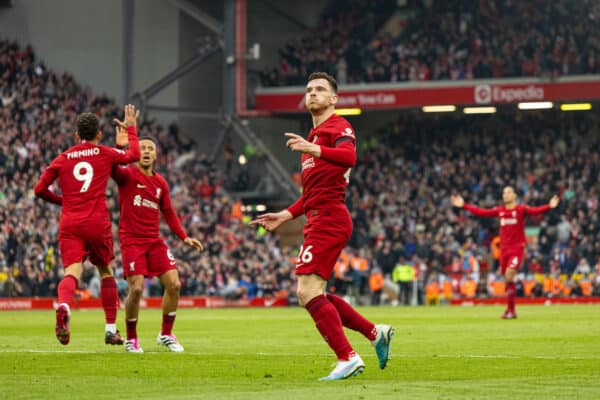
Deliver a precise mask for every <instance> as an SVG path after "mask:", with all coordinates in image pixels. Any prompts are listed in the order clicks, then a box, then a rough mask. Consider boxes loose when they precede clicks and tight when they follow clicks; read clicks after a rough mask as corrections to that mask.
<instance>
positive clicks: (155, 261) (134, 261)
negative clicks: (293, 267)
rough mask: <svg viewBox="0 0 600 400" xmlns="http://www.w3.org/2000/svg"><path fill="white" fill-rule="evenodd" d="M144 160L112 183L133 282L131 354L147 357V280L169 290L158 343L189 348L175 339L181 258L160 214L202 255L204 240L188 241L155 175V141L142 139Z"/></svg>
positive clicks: (122, 139) (121, 141) (126, 269)
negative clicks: (141, 321)
mask: <svg viewBox="0 0 600 400" xmlns="http://www.w3.org/2000/svg"><path fill="white" fill-rule="evenodd" d="M127 139H128V136H127V133H126V130H125V126H122V125H119V126H117V145H118V146H123V147H124V146H126V145H127ZM140 149H141V153H142V156H141V158H140V160H139V161H138V162H137V163H135V164H132V165H129V166H116V167H114V168H113V173H112V178H113V179H114V180H115V182H117V184H118V185H119V206H120V210H121V218H120V223H119V242H120V247H121V254H122V259H123V274H124V275H125V276H126V277H127V282H128V283H129V293H128V295H127V299H126V300H125V318H126V323H127V340H126V341H125V350H126V351H128V352H131V353H143V352H144V351H143V350H142V348H141V347H140V344H139V342H138V337H137V321H138V314H139V310H140V300H141V299H142V291H143V289H144V277H145V276H148V277H153V276H158V277H159V279H160V282H161V283H162V285H163V287H164V288H165V292H164V295H163V301H162V303H163V318H162V329H161V331H160V332H159V333H158V339H157V341H158V344H160V345H163V346H166V347H167V348H168V349H169V350H171V351H174V352H178V353H180V352H182V351H183V346H182V345H181V344H180V343H179V342H178V340H177V337H175V335H173V333H172V329H173V324H174V322H175V313H176V312H177V303H178V301H179V290H180V288H181V282H180V281H179V274H178V273H177V267H176V265H175V258H174V257H173V255H172V254H171V252H170V251H169V248H168V247H167V245H166V244H165V242H164V240H162V239H161V238H160V236H159V222H160V213H162V215H163V216H164V217H165V220H166V221H167V224H168V225H169V227H170V228H171V231H172V232H173V233H175V235H177V237H179V238H180V239H181V240H183V241H184V242H185V244H187V245H189V246H192V247H194V248H195V249H197V250H199V251H202V250H203V247H202V243H200V241H199V240H197V239H193V238H190V237H188V236H187V234H186V233H185V231H184V229H183V227H182V226H181V223H180V222H179V218H177V215H176V214H175V211H174V210H173V207H172V206H171V197H170V195H169V185H168V183H167V181H166V180H165V179H164V178H163V177H162V176H161V175H159V174H158V173H157V172H155V171H154V170H153V166H154V162H155V161H156V143H154V141H153V140H152V139H151V138H148V137H143V138H141V139H140Z"/></svg>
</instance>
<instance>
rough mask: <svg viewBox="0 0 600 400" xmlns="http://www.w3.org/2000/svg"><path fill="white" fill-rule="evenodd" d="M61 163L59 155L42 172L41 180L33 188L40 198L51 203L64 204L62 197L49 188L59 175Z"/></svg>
mask: <svg viewBox="0 0 600 400" xmlns="http://www.w3.org/2000/svg"><path fill="white" fill-rule="evenodd" d="M59 163H60V161H59V158H58V157H57V158H56V159H54V161H52V163H51V164H50V166H49V167H48V168H46V170H45V171H44V172H43V173H42V176H41V177H40V180H39V181H38V183H37V184H36V185H35V188H34V189H33V191H34V193H35V195H36V196H37V197H39V198H40V199H43V200H45V201H47V202H49V203H52V204H56V205H59V206H60V205H62V197H61V196H59V195H57V194H56V193H54V192H52V191H51V190H50V189H49V188H50V185H52V183H53V182H54V181H55V180H56V178H57V177H58V164H59Z"/></svg>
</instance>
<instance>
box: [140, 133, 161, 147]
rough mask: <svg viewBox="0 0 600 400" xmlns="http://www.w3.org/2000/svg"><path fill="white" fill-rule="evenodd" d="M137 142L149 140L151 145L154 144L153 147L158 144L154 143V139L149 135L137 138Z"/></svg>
mask: <svg viewBox="0 0 600 400" xmlns="http://www.w3.org/2000/svg"><path fill="white" fill-rule="evenodd" d="M138 140H139V141H140V142H141V141H142V140H149V141H151V142H152V143H154V145H155V146H156V144H157V143H158V142H157V141H156V139H154V138H153V137H152V136H150V135H144V136H140V138H139V139H138Z"/></svg>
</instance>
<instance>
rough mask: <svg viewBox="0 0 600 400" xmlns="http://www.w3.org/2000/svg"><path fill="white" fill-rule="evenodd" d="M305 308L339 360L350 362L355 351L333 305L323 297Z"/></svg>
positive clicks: (315, 299)
mask: <svg viewBox="0 0 600 400" xmlns="http://www.w3.org/2000/svg"><path fill="white" fill-rule="evenodd" d="M305 307H306V310H307V311H308V312H309V313H310V316H311V317H312V319H313V320H314V321H315V325H316V326H317V329H318V330H319V332H320V333H321V336H323V339H325V341H326V342H327V344H328V345H329V347H331V349H332V350H333V351H334V352H335V354H336V356H337V358H338V360H345V361H347V360H349V359H350V357H351V356H352V355H353V354H354V351H353V350H352V346H350V343H349V342H348V339H347V338H346V335H344V328H343V327H342V321H341V319H340V315H339V314H338V311H337V310H336V308H335V307H334V306H333V304H331V302H329V300H327V297H325V296H323V295H321V296H317V297H315V298H313V299H312V300H311V301H309V302H308V304H307V305H306V306H305Z"/></svg>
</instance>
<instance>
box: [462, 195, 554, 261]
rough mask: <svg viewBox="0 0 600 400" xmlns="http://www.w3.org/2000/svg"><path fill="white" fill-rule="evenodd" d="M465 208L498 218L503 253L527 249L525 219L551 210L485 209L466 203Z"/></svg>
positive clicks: (502, 207)
mask: <svg viewBox="0 0 600 400" xmlns="http://www.w3.org/2000/svg"><path fill="white" fill-rule="evenodd" d="M463 208H464V209H465V210H467V211H470V212H471V213H473V214H475V215H477V216H479V217H498V220H499V222H500V251H501V252H506V251H507V250H517V249H519V248H521V249H522V248H523V247H525V244H526V242H527V241H526V238H525V217H526V216H527V215H536V214H542V213H545V212H546V211H548V210H550V206H549V205H548V204H546V205H543V206H539V207H530V206H527V205H524V204H518V205H517V206H516V207H515V208H513V209H508V208H506V206H498V207H495V208H491V209H485V208H479V207H476V206H473V205H471V204H467V203H465V205H464V207H463Z"/></svg>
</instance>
